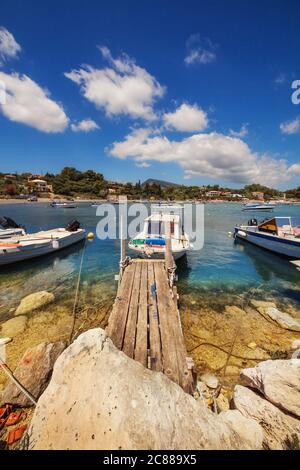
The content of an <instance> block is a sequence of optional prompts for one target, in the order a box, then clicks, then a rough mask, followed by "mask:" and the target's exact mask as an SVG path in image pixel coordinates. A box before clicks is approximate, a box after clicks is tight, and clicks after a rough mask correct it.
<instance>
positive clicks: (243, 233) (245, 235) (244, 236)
mask: <svg viewBox="0 0 300 470" xmlns="http://www.w3.org/2000/svg"><path fill="white" fill-rule="evenodd" d="M237 234H238V236H239V237H243V238H246V237H247V233H246V232H244V231H243V230H238V233H237Z"/></svg>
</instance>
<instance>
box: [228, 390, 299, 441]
mask: <svg viewBox="0 0 300 470" xmlns="http://www.w3.org/2000/svg"><path fill="white" fill-rule="evenodd" d="M233 403H234V406H235V408H237V410H239V411H240V412H241V413H242V414H243V415H244V416H245V417H247V418H253V419H255V420H256V421H257V422H258V423H259V424H260V425H261V426H262V428H263V430H264V447H265V448H267V449H272V450H283V449H288V448H289V447H291V445H292V444H291V443H292V442H293V441H294V438H295V436H297V438H298V440H300V421H299V420H298V419H297V418H294V417H292V416H290V415H288V414H286V413H284V412H283V411H281V410H280V409H279V408H277V407H276V406H274V405H273V404H272V403H270V402H269V401H267V400H265V399H264V398H263V397H261V396H260V395H258V394H257V393H255V392H254V391H252V390H250V389H249V388H246V387H242V386H241V385H236V387H235V389H234V395H233Z"/></svg>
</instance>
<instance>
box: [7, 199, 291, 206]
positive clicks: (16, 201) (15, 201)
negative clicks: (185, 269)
mask: <svg viewBox="0 0 300 470" xmlns="http://www.w3.org/2000/svg"><path fill="white" fill-rule="evenodd" d="M53 201H58V199H50V198H39V199H38V200H37V201H35V202H31V201H27V199H0V205H1V204H4V205H5V204H7V205H9V204H24V205H29V204H30V205H32V204H50V202H53ZM59 201H60V202H68V203H69V202H73V203H78V204H84V203H86V204H93V203H95V204H97V203H99V204H109V203H110V204H119V201H108V200H107V199H75V200H74V201H70V200H68V199H63V198H61V199H59ZM127 203H146V204H188V203H192V204H237V205H241V206H242V205H243V202H241V201H224V200H222V199H212V200H205V201H201V200H198V199H194V200H188V199H187V200H174V201H161V200H157V201H150V200H149V199H143V200H139V199H127ZM278 205H279V206H297V205H300V201H291V202H286V203H278Z"/></svg>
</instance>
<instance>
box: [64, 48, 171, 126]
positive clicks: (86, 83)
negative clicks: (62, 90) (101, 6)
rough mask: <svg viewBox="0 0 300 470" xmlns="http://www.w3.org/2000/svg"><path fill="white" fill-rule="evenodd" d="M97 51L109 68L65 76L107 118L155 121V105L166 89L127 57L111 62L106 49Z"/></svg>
mask: <svg viewBox="0 0 300 470" xmlns="http://www.w3.org/2000/svg"><path fill="white" fill-rule="evenodd" d="M100 51H101V53H102V56H103V58H104V59H105V60H107V61H108V62H109V65H110V67H106V68H102V69H96V68H94V67H92V66H89V65H87V66H82V67H81V68H80V69H79V70H72V71H71V72H69V73H65V76H66V77H67V78H69V79H70V80H72V81H73V82H75V83H76V84H77V85H79V86H80V91H81V93H82V94H83V96H84V97H85V98H86V99H87V100H89V101H91V102H92V103H94V104H95V105H96V106H97V107H98V108H103V109H104V110H105V112H106V114H107V115H108V116H117V115H120V114H125V115H128V116H130V117H132V118H143V119H145V120H148V121H151V120H154V119H155V118H156V116H155V112H154V110H153V106H154V102H155V100H156V99H157V98H160V97H162V96H163V94H164V92H165V88H164V87H162V86H161V85H160V84H159V83H158V81H157V80H156V79H155V78H154V77H153V76H152V75H150V74H149V73H148V72H147V71H146V70H145V69H143V68H142V67H139V66H138V65H136V64H135V62H134V61H133V60H132V59H131V58H130V57H128V56H127V55H122V56H121V57H120V58H118V59H114V58H113V57H112V56H111V53H110V51H109V49H108V48H106V47H101V48H100Z"/></svg>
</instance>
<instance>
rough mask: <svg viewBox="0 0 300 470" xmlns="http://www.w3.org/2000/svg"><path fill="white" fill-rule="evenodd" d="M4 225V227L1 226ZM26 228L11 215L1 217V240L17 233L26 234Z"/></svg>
mask: <svg viewBox="0 0 300 470" xmlns="http://www.w3.org/2000/svg"><path fill="white" fill-rule="evenodd" d="M1 227H2V228H1ZM25 234H26V230H25V228H24V227H22V226H21V225H18V224H17V223H16V222H15V221H14V220H12V219H10V218H9V217H0V240H3V239H4V238H11V237H13V236H15V235H25Z"/></svg>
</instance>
